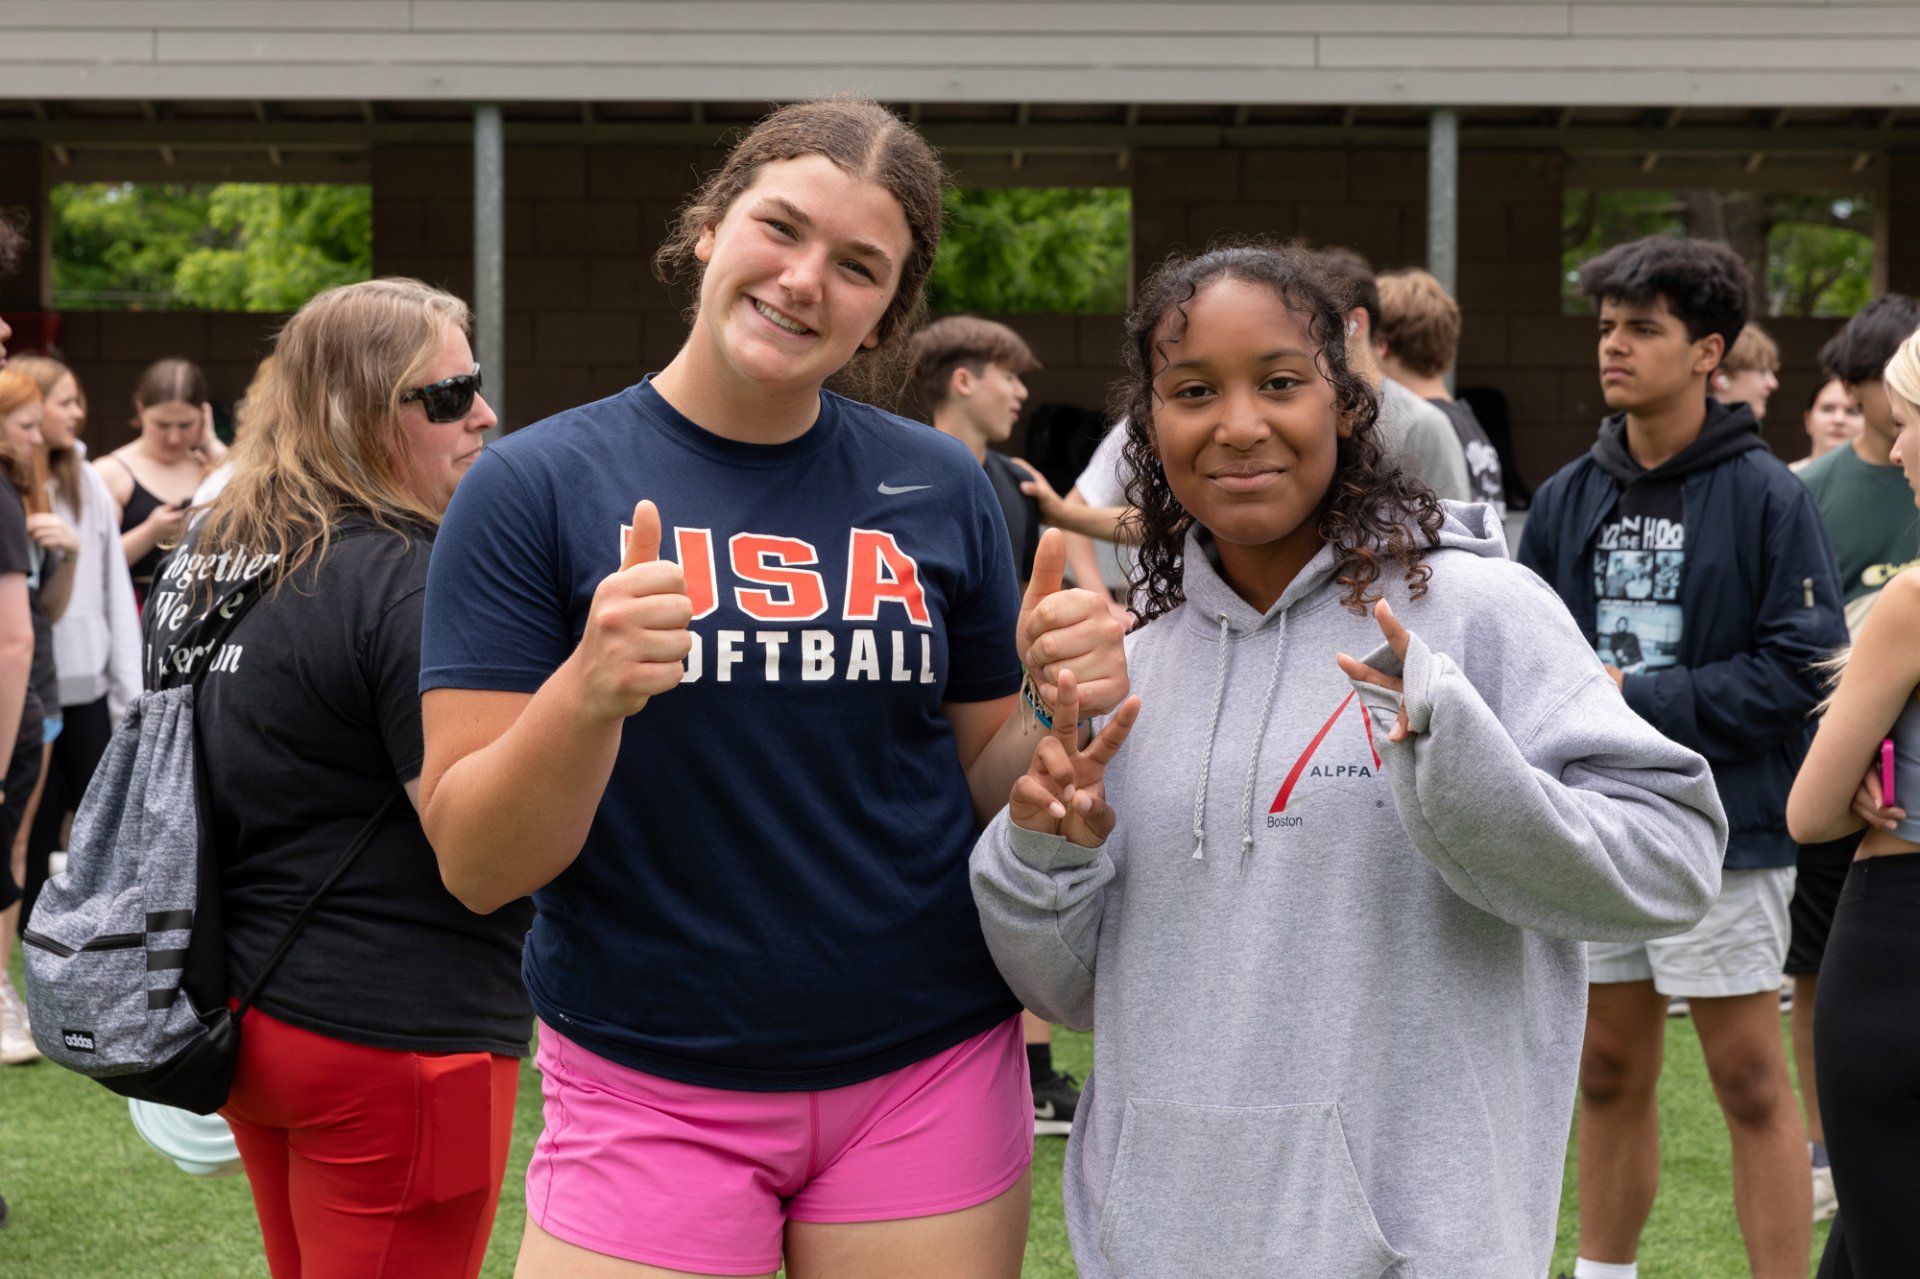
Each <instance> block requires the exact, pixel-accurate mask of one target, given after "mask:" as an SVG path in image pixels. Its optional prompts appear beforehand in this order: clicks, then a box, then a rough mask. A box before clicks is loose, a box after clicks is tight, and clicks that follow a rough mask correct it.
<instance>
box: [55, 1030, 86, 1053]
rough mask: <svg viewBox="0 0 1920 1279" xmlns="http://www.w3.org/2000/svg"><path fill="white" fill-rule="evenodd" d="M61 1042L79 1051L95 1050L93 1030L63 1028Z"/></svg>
mask: <svg viewBox="0 0 1920 1279" xmlns="http://www.w3.org/2000/svg"><path fill="white" fill-rule="evenodd" d="M60 1042H61V1043H63V1044H65V1045H66V1046H67V1047H69V1048H71V1049H73V1051H75V1052H77V1053H90V1052H93V1051H94V1046H93V1032H92V1031H91V1030H62V1031H61V1032H60Z"/></svg>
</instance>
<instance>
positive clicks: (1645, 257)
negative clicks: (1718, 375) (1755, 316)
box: [1580, 235, 1753, 357]
mask: <svg viewBox="0 0 1920 1279" xmlns="http://www.w3.org/2000/svg"><path fill="white" fill-rule="evenodd" d="M1580 291H1581V292H1582V293H1585V294H1586V295H1587V297H1588V298H1590V299H1592V301H1593V302H1594V304H1595V307H1596V308H1597V307H1598V306H1599V304H1601V303H1603V302H1619V303H1624V304H1625V305H1627V306H1651V305H1652V304H1653V303H1654V301H1655V300H1657V299H1659V298H1665V299H1666V300H1667V310H1668V311H1670V312H1672V313H1673V316H1674V318H1675V319H1677V320H1679V321H1680V323H1681V324H1683V325H1685V326H1686V329H1687V341H1689V342H1698V341H1699V340H1700V339H1701V338H1703V337H1706V336H1707V335H1708V334H1710V333H1718V334H1719V335H1720V350H1721V354H1722V356H1723V357H1724V356H1725V354H1726V353H1727V352H1729V351H1731V350H1733V344H1734V343H1735V342H1736V341H1738V340H1739V338H1740V330H1741V329H1742V328H1744V327H1745V326H1746V323H1747V314H1748V312H1749V311H1750V310H1751V309H1752V298H1753V273H1752V272H1751V271H1749V270H1747V264H1746V263H1745V262H1744V261H1742V260H1741V258H1740V255H1739V254H1738V253H1735V252H1734V251H1733V250H1732V249H1730V248H1728V247H1727V246H1726V245H1724V244H1721V243H1720V242H1719V241H1717V240H1694V239H1685V240H1683V239H1678V238H1676V237H1674V236H1670V235H1649V236H1647V237H1645V238H1644V239H1639V240H1634V241H1632V242H1631V243H1628V244H1616V245H1614V246H1613V247H1612V248H1611V249H1608V250H1607V251H1606V252H1605V253H1602V254H1601V255H1600V256H1599V257H1597V258H1594V259H1593V260H1592V261H1590V262H1588V263H1587V264H1586V265H1585V266H1582V267H1581V268H1580Z"/></svg>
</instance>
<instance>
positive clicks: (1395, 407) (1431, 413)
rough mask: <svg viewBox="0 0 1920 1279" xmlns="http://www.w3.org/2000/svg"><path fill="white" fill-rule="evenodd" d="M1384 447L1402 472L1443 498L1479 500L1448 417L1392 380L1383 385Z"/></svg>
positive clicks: (1381, 407) (1385, 379)
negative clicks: (1468, 476) (1469, 478)
mask: <svg viewBox="0 0 1920 1279" xmlns="http://www.w3.org/2000/svg"><path fill="white" fill-rule="evenodd" d="M1379 430H1380V445H1381V447H1382V448H1383V449H1385V450H1386V454H1387V456H1388V458H1390V459H1392V460H1393V462H1395V463H1396V464H1397V465H1398V466H1399V467H1400V469H1401V470H1402V471H1405V472H1406V473H1407V474H1408V475H1411V476H1413V477H1414V478H1415V479H1417V480H1419V481H1420V482H1421V483H1423V484H1425V485H1426V486H1427V487H1428V488H1430V489H1432V490H1433V491H1434V492H1435V493H1436V494H1438V495H1439V496H1441V497H1445V498H1451V499H1453V500H1454V501H1456V502H1471V501H1474V500H1475V497H1474V492H1473V486H1472V484H1471V483H1470V481H1469V480H1468V478H1467V458H1466V454H1464V453H1463V452H1461V449H1460V437H1459V436H1457V435H1455V434H1454V433H1453V423H1451V422H1449V421H1448V420H1447V415H1446V414H1445V413H1442V412H1441V411H1440V410H1439V409H1437V408H1435V407H1434V406H1433V405H1431V404H1429V403H1427V402H1426V401H1425V400H1423V399H1421V398H1420V397H1419V396H1417V395H1415V394H1414V393H1413V392H1412V391H1409V390H1408V389H1407V388H1406V387H1404V386H1402V385H1400V384H1399V383H1398V382H1396V381H1394V380H1393V379H1392V378H1384V379H1382V381H1381V383H1380V421H1379Z"/></svg>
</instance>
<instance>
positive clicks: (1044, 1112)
mask: <svg viewBox="0 0 1920 1279" xmlns="http://www.w3.org/2000/svg"><path fill="white" fill-rule="evenodd" d="M1033 1117H1034V1118H1035V1119H1051V1118H1053V1103H1052V1102H1048V1103H1047V1104H1046V1105H1044V1106H1035V1107H1034V1108H1033Z"/></svg>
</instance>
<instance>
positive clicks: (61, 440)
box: [40, 373, 87, 449]
mask: <svg viewBox="0 0 1920 1279" xmlns="http://www.w3.org/2000/svg"><path fill="white" fill-rule="evenodd" d="M86 417H87V406H86V404H85V402H84V401H82V400H81V398H80V384H79V383H78V382H76V381H74V379H73V374H71V373H62V374H61V375H60V380H59V381H58V382H55V383H54V384H53V390H52V391H50V392H48V393H47V398H46V411H45V413H44V414H42V416H41V418H40V434H41V435H42V436H44V437H45V439H46V441H47V447H48V448H50V449H70V448H72V447H73V442H74V440H75V439H76V438H78V436H79V434H80V424H81V423H82V422H84V421H85V420H86Z"/></svg>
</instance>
